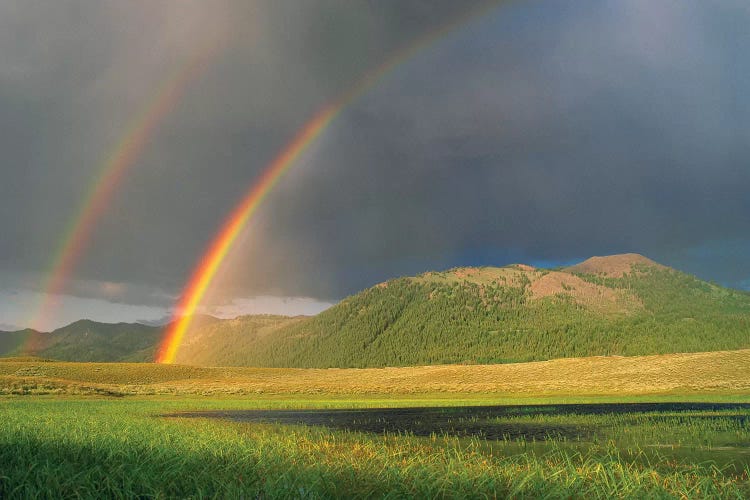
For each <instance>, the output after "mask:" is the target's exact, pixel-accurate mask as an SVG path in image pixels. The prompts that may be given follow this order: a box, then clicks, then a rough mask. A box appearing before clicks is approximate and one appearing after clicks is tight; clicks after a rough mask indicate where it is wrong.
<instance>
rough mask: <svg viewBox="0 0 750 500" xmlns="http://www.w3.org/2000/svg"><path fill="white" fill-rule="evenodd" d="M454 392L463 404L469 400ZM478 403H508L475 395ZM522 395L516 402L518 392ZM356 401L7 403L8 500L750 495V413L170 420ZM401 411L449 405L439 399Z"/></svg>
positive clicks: (0, 484)
mask: <svg viewBox="0 0 750 500" xmlns="http://www.w3.org/2000/svg"><path fill="white" fill-rule="evenodd" d="M466 402H467V401H466V400H461V398H456V399H454V400H453V402H452V404H466ZM470 402H471V403H473V404H479V403H482V404H488V403H496V402H497V401H496V400H495V399H494V398H474V399H471V400H470ZM516 402H517V401H516ZM383 403H384V401H383V400H382V399H378V398H374V399H370V398H364V397H360V398H356V397H350V398H346V399H331V398H326V397H318V398H316V397H308V398H302V399H299V398H293V397H289V396H287V397H284V398H273V397H269V398H262V397H261V398H245V399H218V400H217V399H205V398H198V399H189V398H184V397H181V398H177V399H175V398H166V397H156V398H151V399H144V398H118V399H104V398H63V399H59V398H50V397H39V396H35V397H10V398H5V399H4V400H3V401H2V403H1V404H0V414H1V415H0V418H1V419H2V422H3V425H2V426H1V427H0V464H2V467H1V468H0V497H3V498H104V497H112V498H132V497H139V498H174V497H179V498H213V497H222V498H240V497H243V498H321V497H363V498H367V497H390V498H404V497H422V498H424V497H445V498H464V497H466V498H493V497H506V496H512V497H529V496H530V497H551V498H563V497H565V498H568V497H571V496H576V497H579V496H592V497H597V498H602V497H611V496H619V497H632V498H643V497H663V498H672V497H674V498H685V497H717V498H741V497H745V496H747V495H749V494H750V483H749V482H748V473H749V472H750V461H749V458H750V457H748V455H747V447H748V444H750V424H749V423H748V419H750V410H748V409H735V410H719V411H703V412H700V411H697V412H663V413H649V414H646V413H632V414H625V415H617V416H611V415H577V414H570V415H544V416H539V415H527V416H524V415H521V416H513V417H509V421H510V422H509V423H512V424H536V425H539V424H554V425H561V424H562V425H574V426H578V427H581V428H586V429H588V430H589V431H590V432H591V434H590V435H589V436H588V437H587V438H585V439H581V440H566V439H562V438H558V439H551V440H528V439H523V438H520V439H501V440H488V439H482V438H476V437H474V438H461V437H455V436H451V435H448V434H433V435H431V436H425V437H418V436H414V435H410V434H406V433H390V434H384V435H381V434H373V433H366V432H359V431H347V430H332V429H328V428H326V427H320V426H309V427H308V426H301V425H280V424H274V423H243V422H232V421H224V420H210V419H205V418H182V417H175V416H169V417H166V416H164V415H165V413H168V414H172V415H174V414H175V413H177V414H179V412H181V411H196V410H201V409H204V410H206V409H210V410H216V409H224V410H230V409H234V410H238V409H250V408H321V407H322V408H350V407H352V406H358V407H372V406H382V405H383ZM388 404H389V405H391V406H397V405H401V406H414V405H415V404H416V405H421V406H426V405H434V404H439V405H445V404H446V402H445V401H441V400H431V399H429V398H408V397H407V398H402V399H397V400H393V399H391V400H389V402H388Z"/></svg>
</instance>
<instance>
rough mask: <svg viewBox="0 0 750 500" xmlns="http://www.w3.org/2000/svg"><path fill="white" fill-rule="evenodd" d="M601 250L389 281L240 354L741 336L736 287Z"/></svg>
mask: <svg viewBox="0 0 750 500" xmlns="http://www.w3.org/2000/svg"><path fill="white" fill-rule="evenodd" d="M607 259H609V260H607ZM607 259H604V260H603V261H601V262H600V263H599V265H598V267H597V266H596V262H594V264H595V265H591V264H592V263H591V262H588V261H587V262H588V264H589V265H587V266H584V268H585V269H586V270H587V271H588V272H587V273H579V272H577V270H578V269H579V268H571V269H564V270H559V271H548V270H541V269H534V268H531V267H529V266H511V267H507V268H478V269H472V268H461V269H454V270H451V271H446V272H442V273H426V274H424V275H421V276H418V277H415V278H401V279H396V280H392V281H389V282H387V283H383V284H381V285H378V286H375V287H373V288H371V289H369V290H365V291H364V292H362V293H360V294H357V295H355V296H353V297H350V298H348V299H346V300H344V301H342V302H341V303H340V304H338V305H337V306H335V307H333V308H331V309H329V310H327V311H325V312H323V313H321V314H320V315H318V316H317V317H315V318H312V319H310V320H308V321H305V322H300V323H297V324H294V325H291V326H289V327H287V328H285V329H283V330H281V331H280V332H279V334H278V335H276V336H272V337H268V338H267V339H263V340H262V341H260V342H259V343H258V344H257V345H256V346H255V349H254V350H253V351H252V352H248V353H247V358H246V360H247V361H246V363H247V364H249V365H259V366H298V367H333V366H339V367H365V366H388V365H390V366H393V365H422V364H436V363H465V362H466V363H506V362H521V361H531V360H546V359H552V358H561V357H579V356H592V355H625V356H633V355H641V354H657V353H671V352H698V351H707V350H724V349H740V348H746V347H750V295H748V294H747V293H744V292H740V291H736V290H730V289H725V288H722V287H719V286H715V285H712V284H709V283H706V282H703V281H701V280H698V279H697V278H695V277H692V276H690V275H687V274H684V273H681V272H679V271H675V270H672V269H669V268H665V267H664V266H660V265H657V264H655V263H652V262H651V261H648V259H645V258H643V257H641V256H637V258H636V257H633V256H615V257H612V258H607ZM623 261H624V262H625V265H626V267H627V271H625V270H623V269H622V265H623Z"/></svg>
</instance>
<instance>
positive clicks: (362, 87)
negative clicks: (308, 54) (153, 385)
mask: <svg viewBox="0 0 750 500" xmlns="http://www.w3.org/2000/svg"><path fill="white" fill-rule="evenodd" d="M495 5H496V3H495V2H491V3H488V4H486V5H484V6H482V7H481V8H478V9H475V10H472V11H470V12H469V13H467V14H466V15H464V16H461V17H460V18H459V19H457V20H454V21H453V22H451V23H448V24H446V25H444V26H441V27H439V28H438V29H436V30H434V31H431V32H429V33H427V34H426V35H424V36H422V37H420V38H418V39H417V40H416V41H415V42H413V43H411V44H410V45H408V46H406V47H405V48H403V49H401V50H398V51H396V52H395V53H394V54H393V55H392V56H391V57H389V58H388V59H386V61H385V62H384V63H382V64H381V65H380V66H378V67H376V68H375V69H374V70H372V71H370V72H368V73H366V74H365V75H364V76H363V77H362V78H361V79H360V80H359V81H358V82H357V83H356V84H355V85H354V86H353V87H351V88H350V89H349V90H348V91H347V92H345V93H344V94H343V95H341V96H340V97H339V98H338V99H336V100H334V101H333V102H332V103H330V104H328V105H327V106H325V107H324V108H323V109H321V110H320V111H319V112H318V113H317V114H316V115H315V116H314V117H313V118H312V119H311V120H310V121H308V122H307V123H306V124H305V125H304V126H303V127H302V129H301V130H299V131H298V132H297V134H296V135H295V136H294V137H293V139H292V140H291V141H290V142H289V143H288V144H287V145H286V146H285V148H284V149H283V150H282V151H281V153H280V154H279V155H278V156H277V157H276V158H275V159H274V160H273V161H272V162H271V163H270V164H269V165H268V166H267V167H266V168H265V170H264V171H263V173H262V174H261V176H260V178H259V179H258V181H257V182H256V183H255V184H253V186H252V187H251V188H250V190H249V191H248V192H247V194H246V195H245V197H244V198H243V199H242V201H241V202H240V203H239V204H238V205H237V206H236V207H235V208H234V210H232V212H231V213H230V215H229V217H227V218H226V219H225V222H224V223H223V225H222V226H221V229H220V230H219V232H218V233H217V235H216V236H215V238H214V239H213V241H212V243H211V244H210V245H209V247H208V250H207V251H206V252H205V253H204V254H203V256H202V258H201V259H200V261H199V263H198V265H197V266H196V268H195V270H194V271H193V273H192V275H191V278H190V281H188V283H187V286H186V287H185V288H184V291H183V293H182V295H181V298H180V301H179V302H178V304H177V307H176V308H175V312H174V313H173V318H172V322H171V323H170V325H169V327H168V328H167V331H166V333H165V335H164V338H163V339H162V342H161V345H160V346H159V349H158V352H157V354H156V362H158V363H167V364H171V363H174V361H175V358H176V356H177V351H178V350H179V347H180V345H181V344H182V340H183V338H184V337H185V333H186V332H187V331H188V329H189V328H190V324H191V322H192V318H193V316H194V315H195V312H196V310H197V309H198V307H199V306H200V304H201V301H202V300H203V297H204V295H205V294H206V291H207V290H208V288H209V286H210V285H211V282H212V280H213V278H214V276H215V275H216V273H217V271H218V270H219V267H220V266H221V264H222V262H223V261H224V259H225V258H226V256H227V254H228V253H229V251H230V250H231V248H232V245H233V244H234V242H235V241H236V239H237V237H238V236H239V235H240V233H241V232H242V229H243V228H244V227H245V224H246V223H247V222H248V220H249V219H250V217H252V215H253V214H254V213H255V211H256V210H257V209H258V206H260V204H261V203H262V202H263V200H264V199H265V197H266V196H267V195H268V193H269V192H270V191H271V189H273V187H274V186H275V185H276V183H277V182H278V181H279V179H280V178H281V177H282V176H283V175H284V173H285V172H286V171H287V170H288V169H289V167H291V166H292V164H293V163H294V161H295V160H296V159H297V158H299V156H300V155H301V154H302V153H303V152H304V151H305V150H306V149H307V148H308V146H310V144H312V143H313V142H314V141H315V140H316V139H317V138H318V137H320V135H321V134H322V133H323V132H324V131H325V130H326V128H327V127H328V126H329V125H330V123H331V122H332V121H333V119H334V118H336V116H338V115H339V114H340V113H341V112H342V111H343V110H344V108H346V107H347V105H349V104H350V103H351V102H353V101H354V100H355V99H356V98H357V97H359V96H361V95H362V94H364V93H365V91H367V90H368V89H369V88H371V87H372V86H373V85H375V84H376V83H377V82H378V81H379V80H380V79H382V78H383V77H384V76H385V75H387V74H388V73H390V72H391V71H392V70H393V69H395V68H396V67H398V66H399V65H401V64H402V63H404V62H405V61H406V60H408V59H410V58H411V57H412V56H413V55H415V54H416V53H418V52H419V51H421V50H423V49H425V48H427V47H429V46H430V45H432V44H433V43H435V42H436V41H438V40H439V39H441V38H443V37H444V36H446V35H447V34H449V33H451V32H453V31H454V30H456V29H457V28H459V27H461V26H463V25H465V24H467V23H468V22H469V21H471V20H473V19H475V18H478V17H480V16H481V15H482V14H485V13H486V12H488V11H489V10H490V9H491V8H492V7H494V6H495Z"/></svg>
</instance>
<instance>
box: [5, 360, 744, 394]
mask: <svg viewBox="0 0 750 500" xmlns="http://www.w3.org/2000/svg"><path fill="white" fill-rule="evenodd" d="M435 393H444V394H451V393H453V394H457V393H463V394H472V393H474V394H479V393H492V394H507V395H514V396H521V397H524V396H557V397H564V396H633V395H657V394H666V393H672V394H738V395H739V394H750V349H745V350H739V351H719V352H707V353H690V354H666V355H656V356H638V357H590V358H573V359H558V360H552V361H542V362H533V363H518V364H506V365H439V366H420V367H401V368H366V369H339V368H332V369H302V368H201V367H193V366H187V365H172V366H167V365H156V364H147V363H69V362H48V361H44V362H43V361H38V360H7V361H3V362H0V394H110V395H112V394H116V395H136V394H140V395H144V394H146V395H148V394H185V395H188V394H196V395H224V394H226V395H245V394H392V395H398V394H435Z"/></svg>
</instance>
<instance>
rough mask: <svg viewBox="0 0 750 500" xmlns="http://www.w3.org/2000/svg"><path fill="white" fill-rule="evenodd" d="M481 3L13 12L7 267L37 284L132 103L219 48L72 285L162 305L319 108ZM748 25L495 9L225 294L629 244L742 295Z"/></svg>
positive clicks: (3, 127)
mask: <svg viewBox="0 0 750 500" xmlns="http://www.w3.org/2000/svg"><path fill="white" fill-rule="evenodd" d="M473 5H474V4H470V3H467V2H456V1H445V2H438V3H436V2H421V1H408V2H403V1H396V0H393V1H388V2H380V1H379V2H370V1H364V0H363V1H360V2H351V1H344V0H340V1H334V0H316V1H311V2H302V3H288V2H271V1H268V2H246V1H239V0H237V1H231V0H226V1H219V2H210V4H209V3H206V2H199V1H190V2H177V1H166V0H165V1H161V2H151V1H145V0H143V1H136V2H128V3H122V2H115V1H109V2H107V1H105V2H94V1H88V0H75V1H74V0H65V1H60V2H55V3H54V4H52V3H49V2H35V1H29V2H1V1H0V47H2V49H0V53H2V58H0V107H1V109H2V113H0V148H2V151H3V160H2V173H3V182H2V183H0V232H1V233H2V239H0V277H8V276H10V275H11V274H13V273H18V272H25V273H28V274H30V275H31V276H34V277H35V278H34V279H32V280H31V281H32V284H31V285H29V288H30V289H35V288H36V289H38V288H39V283H40V280H39V278H40V277H41V276H43V275H44V273H45V270H46V269H48V267H49V265H50V262H51V258H52V256H53V255H54V253H55V251H56V248H57V247H58V245H59V241H60V239H61V237H62V235H63V234H64V233H65V227H66V226H67V224H68V223H69V221H70V219H71V217H72V216H73V214H75V213H76V211H77V210H78V207H79V206H80V204H81V202H82V200H83V199H84V198H85V196H86V193H87V192H88V189H89V186H90V185H91V183H92V182H93V180H94V178H95V175H96V173H97V172H99V171H100V169H101V167H102V165H103V163H104V161H106V158H107V156H108V154H110V153H111V151H112V150H113V149H114V147H115V146H116V144H117V142H118V140H119V139H120V138H121V137H122V135H123V133H124V131H125V130H126V129H127V127H128V125H129V123H130V122H132V120H133V116H134V114H135V113H137V112H138V110H139V109H141V108H142V107H143V106H144V104H143V103H144V102H147V101H148V99H149V98H150V97H152V96H153V95H154V93H155V88H157V87H158V86H159V85H160V84H161V83H163V82H164V81H165V79H166V78H168V75H169V74H170V72H171V71H173V68H175V67H176V66H178V65H179V64H180V62H181V61H184V60H185V59H186V58H189V57H190V55H191V54H192V53H194V52H195V51H196V50H199V48H200V47H201V46H202V45H203V44H205V43H206V40H211V39H212V38H213V37H216V36H217V33H218V34H221V36H222V37H226V40H227V41H226V44H225V48H224V49H223V50H222V51H221V52H220V53H219V55H218V56H217V57H216V58H214V59H213V60H212V61H211V63H210V64H209V66H208V67H207V69H206V71H205V72H204V73H203V74H202V75H201V76H200V77H199V78H196V79H195V80H194V81H192V82H190V84H189V85H188V86H187V88H186V89H185V93H184V97H183V99H182V100H181V101H180V103H179V104H178V106H177V107H176V109H174V110H173V112H171V113H170V114H169V115H168V116H166V117H165V118H164V120H163V121H162V122H161V124H160V126H159V127H158V130H157V131H156V133H155V134H154V135H153V136H152V137H151V138H150V140H149V143H148V145H147V147H146V148H145V150H144V152H143V154H142V155H141V156H140V157H139V158H138V160H137V162H136V164H135V165H134V166H133V168H132V170H131V172H130V173H129V174H128V176H127V178H126V180H125V182H124V183H123V184H122V185H121V186H120V188H119V190H118V192H117V194H116V196H115V198H114V199H113V201H112V204H111V206H110V207H109V208H108V210H107V212H106V213H104V214H103V215H102V217H101V219H100V221H99V224H98V226H97V228H96V231H95V233H94V235H93V238H92V240H91V242H90V245H89V246H88V247H87V248H86V251H85V254H84V256H83V258H82V260H81V262H80V264H79V265H78V267H77V270H76V275H75V276H74V277H73V278H74V279H73V281H72V282H71V285H70V287H69V288H70V290H68V292H69V293H71V294H73V295H75V296H77V297H82V298H98V299H102V300H106V301H111V302H122V303H128V304H142V305H144V304H145V305H154V306H158V307H166V306H167V304H166V302H168V301H169V297H173V296H175V295H176V294H177V293H179V289H180V287H181V286H182V285H183V284H184V282H185V280H186V279H187V277H188V275H189V272H190V270H191V269H192V267H193V266H194V264H195V263H196V261H197V259H198V257H199V256H200V254H201V252H202V251H203V250H204V248H205V247H206V245H207V244H208V242H209V241H210V238H211V237H212V236H213V234H214V232H215V230H216V229H217V228H218V225H219V223H220V222H221V220H222V219H223V218H224V217H225V215H226V214H227V213H228V212H229V210H230V209H231V208H232V206H233V205H234V204H235V203H236V202H237V201H238V200H239V199H240V198H241V197H242V195H243V194H244V192H245V191H246V190H247V189H248V187H249V186H250V185H251V184H252V183H253V181H254V180H255V179H256V178H257V176H258V175H259V173H260V172H261V171H262V169H263V167H264V166H265V165H266V164H267V163H268V162H269V161H270V160H271V159H272V158H273V157H274V156H275V155H276V154H277V153H278V151H279V150H280V149H281V148H282V147H283V145H284V144H285V143H286V142H287V141H288V140H289V138H290V137H292V136H293V134H294V131H295V130H296V129H298V128H299V127H300V126H302V125H303V124H304V123H305V121H306V120H308V119H309V118H310V117H311V116H312V115H313V114H314V113H315V111H316V110H317V109H319V107H320V106H321V105H322V103H324V102H327V101H329V100H330V99H332V98H333V97H335V96H336V95H338V94H340V93H341V92H342V91H343V90H344V89H346V88H348V87H349V86H350V85H352V83H353V82H354V81H356V79H357V78H358V75H360V74H362V73H363V72H364V71H366V70H367V69H368V68H371V67H373V66H376V65H377V64H379V63H380V62H381V61H382V60H384V58H386V57H387V56H388V54H390V53H392V52H393V51H394V50H395V49H397V48H398V47H400V46H403V45H404V44H406V43H408V42H409V41H410V40H413V39H415V38H416V37H418V36H420V34H422V33H425V32H427V31H429V30H431V29H434V28H435V27H436V26H439V25H441V24H443V23H445V22H448V21H450V20H452V19H455V18H456V17H457V16H458V15H460V14H462V13H464V12H466V10H467V9H469V8H471V7H473ZM748 21H750V10H748V9H747V7H745V6H744V5H743V3H742V2H738V1H737V2H735V1H730V0H727V1H721V2H714V3H711V4H710V5H708V4H706V3H704V2H699V1H697V0H695V1H688V2H685V1H680V2H678V1H676V0H664V1H661V2H647V1H613V2H594V1H584V2H573V1H570V2H568V1H564V2H543V1H532V2H520V1H518V2H509V3H507V4H502V5H500V6H499V7H498V8H496V9H494V10H493V11H491V12H490V13H489V14H487V15H485V16H483V17H482V18H481V19H478V20H475V21H474V22H472V23H470V24H468V25H467V26H465V27H463V28H462V29H459V30H457V31H456V32H455V33H453V34H452V35H451V36H449V37H446V38H444V39H442V40H440V41H438V42H437V43H436V44H433V45H432V46H431V47H429V48H427V49H425V50H423V51H421V52H420V53H419V54H418V55H417V56H415V57H413V58H412V59H410V60H409V61H408V62H407V63H405V64H403V65H401V66H400V67H398V68H397V69H396V70H395V71H393V72H392V73H390V74H389V75H387V76H386V77H385V78H384V79H383V81H382V82H380V83H379V84H378V85H377V86H376V87H375V88H373V89H371V90H370V91H368V92H367V93H366V94H365V95H364V96H363V97H362V98H361V99H359V100H357V101H356V102H355V103H354V104H353V105H351V106H350V107H348V109H347V110H345V112H344V113H342V114H341V115H340V116H339V117H338V118H337V119H336V121H335V122H334V123H333V125H332V126H331V127H330V128H329V129H328V130H327V131H326V133H325V134H324V135H323V136H322V137H321V138H320V140H319V141H317V142H316V144H315V145H314V146H313V147H312V148H311V150H309V151H308V153H307V154H306V155H304V158H302V159H300V161H299V162H298V163H297V164H296V165H295V166H294V167H293V169H292V170H291V171H290V172H289V174H288V175H287V176H286V177H285V178H284V179H283V180H282V181H281V182H280V184H279V185H278V187H277V188H276V190H275V191H274V192H273V193H272V194H271V195H270V196H269V198H268V200H267V202H266V204H265V205H264V206H263V207H262V208H261V210H260V212H259V213H258V217H257V218H256V219H255V220H254V221H253V223H252V224H251V226H250V227H249V228H248V230H247V231H246V234H245V235H244V237H243V243H242V244H241V245H239V246H238V248H237V249H236V251H235V252H233V256H232V266H231V272H228V271H225V273H224V274H225V276H224V278H223V279H222V280H221V282H222V283H223V286H222V289H221V290H220V291H221V293H220V294H218V296H219V297H220V298H219V299H217V300H219V302H221V301H224V302H227V303H230V304H231V301H232V299H239V300H244V299H243V298H248V297H255V296H262V295H278V296H297V297H316V298H318V299H321V300H323V301H326V300H332V299H336V298H339V297H341V296H342V295H343V294H346V293H350V292H353V291H356V290H358V289H361V288H363V287H365V286H368V285H370V284H372V283H374V282H378V281H382V280H384V279H386V278H388V277H391V276H394V275H398V274H406V273H414V272H419V271H423V270H426V269H430V268H435V267H445V266H451V265H459V264H505V263H508V262H512V261H521V260H522V261H568V260H574V259H576V258H583V257H587V256H589V255H591V254H604V253H610V252H620V251H639V252H643V253H646V254H648V255H649V256H652V257H653V258H656V259H658V260H661V261H663V262H665V263H667V264H673V265H679V266H682V267H684V268H685V269H687V270H690V271H692V272H695V273H698V274H699V275H701V276H704V277H706V278H710V279H717V280H722V281H724V282H726V283H730V284H735V285H738V286H739V285H740V284H741V282H743V280H744V281H745V282H746V280H748V279H750V276H746V275H743V274H742V271H741V270H742V269H746V268H747V265H746V264H747V260H748V258H749V257H750V251H748V249H747V246H746V245H745V246H742V245H739V247H738V244H737V243H736V241H738V240H739V239H742V238H744V235H745V234H747V231H748V229H750V228H748V221H749V220H750V218H749V217H748V215H750V201H748V200H750V198H748V197H747V196H746V193H747V192H748V189H750V169H748V168H747V158H748V157H750V151H749V150H750V146H748V144H750V141H749V140H748V139H750V137H749V135H750V132H748V131H750V97H748V96H747V93H746V89H747V87H748V83H749V82H750V63H748V62H747V58H746V57H744V55H745V54H746V53H747V51H748V49H750V35H749V34H748V31H747V29H746V27H747V25H748ZM733 242H735V243H733ZM708 247H710V248H711V255H710V257H709V256H708V254H707V253H706V252H705V251H701V249H705V248H708ZM740 247H741V248H740ZM738 248H739V249H738ZM729 257H731V258H729ZM726 262H732V263H733V264H732V265H731V266H730V265H726ZM6 281H7V280H6ZM33 283H36V285H34V284H33ZM103 283H111V284H117V286H120V287H122V290H123V292H122V293H121V295H120V296H114V295H112V290H113V289H114V288H111V290H110V292H109V293H110V295H107V293H105V291H103V289H101V288H97V287H100V285H101V284H103ZM125 290H126V291H127V292H125ZM0 320H3V318H0ZM14 322H15V320H14Z"/></svg>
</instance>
